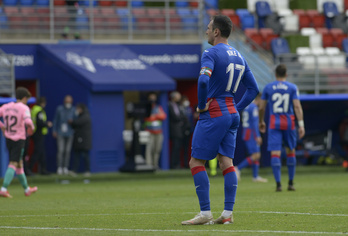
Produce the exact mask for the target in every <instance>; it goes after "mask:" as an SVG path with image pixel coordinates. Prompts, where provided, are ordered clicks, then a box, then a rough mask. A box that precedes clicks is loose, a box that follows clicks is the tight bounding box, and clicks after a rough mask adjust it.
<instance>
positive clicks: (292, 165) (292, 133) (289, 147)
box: [284, 129, 297, 191]
mask: <svg viewBox="0 0 348 236" xmlns="http://www.w3.org/2000/svg"><path fill="white" fill-rule="evenodd" d="M296 141H297V137H296V130H295V129H294V130H288V131H284V142H285V144H286V157H287V158H286V165H287V167H288V174H289V183H288V184H289V185H288V190H289V191H295V188H294V182H293V181H294V177H295V172H296V152H295V146H296Z"/></svg>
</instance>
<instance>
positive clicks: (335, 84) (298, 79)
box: [276, 53, 348, 94]
mask: <svg viewBox="0 0 348 236" xmlns="http://www.w3.org/2000/svg"><path fill="white" fill-rule="evenodd" d="M338 56H340V57H341V56H342V54H339V55H338ZM298 57H299V56H298V55H297V54H292V53H289V54H283V55H280V56H278V57H277V58H276V62H277V63H280V62H282V63H284V64H286V65H287V67H288V77H287V78H288V80H289V81H290V82H293V83H295V84H296V85H297V86H298V89H299V90H300V92H301V93H304V94H322V93H347V92H348V79H347V78H348V69H347V65H346V63H345V62H344V64H342V65H331V66H330V65H329V66H323V65H321V64H320V62H319V61H318V59H319V60H320V58H319V57H315V56H314V57H313V60H314V61H313V62H314V63H313V64H310V65H308V64H304V63H301V62H299V59H298Z"/></svg>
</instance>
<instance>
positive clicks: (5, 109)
mask: <svg viewBox="0 0 348 236" xmlns="http://www.w3.org/2000/svg"><path fill="white" fill-rule="evenodd" d="M16 98H17V102H10V103H7V104H5V105H3V106H2V107H0V117H3V119H4V123H2V122H0V127H1V129H2V131H3V133H4V135H5V137H6V146H7V149H8V152H9V157H10V163H9V165H8V168H7V170H6V173H5V178H4V182H3V185H2V187H1V190H0V196H2V197H6V198H12V196H11V195H10V194H9V192H8V191H7V187H8V186H9V185H10V184H11V181H12V179H13V177H14V174H15V173H16V174H17V177H18V179H19V182H20V183H21V185H22V186H23V188H24V190H25V191H24V194H25V196H30V195H31V194H32V193H35V192H36V191H37V187H33V188H31V187H29V186H28V183H27V178H26V176H25V174H24V169H23V151H24V145H25V140H26V132H28V134H30V135H31V134H32V133H33V130H34V124H33V122H32V120H31V117H30V110H29V107H28V106H27V105H26V104H27V102H28V99H29V98H30V92H29V91H28V90H27V89H26V88H23V87H18V88H17V90H16Z"/></svg>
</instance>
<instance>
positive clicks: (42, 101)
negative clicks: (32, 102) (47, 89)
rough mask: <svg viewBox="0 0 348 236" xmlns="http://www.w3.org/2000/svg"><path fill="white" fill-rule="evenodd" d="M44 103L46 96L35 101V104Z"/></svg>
mask: <svg viewBox="0 0 348 236" xmlns="http://www.w3.org/2000/svg"><path fill="white" fill-rule="evenodd" d="M43 103H46V97H39V98H38V99H37V101H36V104H43Z"/></svg>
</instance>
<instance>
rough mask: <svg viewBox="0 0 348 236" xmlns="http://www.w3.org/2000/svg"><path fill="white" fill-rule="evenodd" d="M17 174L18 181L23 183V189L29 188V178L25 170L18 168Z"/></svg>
mask: <svg viewBox="0 0 348 236" xmlns="http://www.w3.org/2000/svg"><path fill="white" fill-rule="evenodd" d="M16 174H17V177H18V180H19V182H20V183H21V185H22V187H23V188H24V189H27V188H28V182H27V177H26V176H25V174H24V170H23V168H17V170H16Z"/></svg>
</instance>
